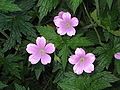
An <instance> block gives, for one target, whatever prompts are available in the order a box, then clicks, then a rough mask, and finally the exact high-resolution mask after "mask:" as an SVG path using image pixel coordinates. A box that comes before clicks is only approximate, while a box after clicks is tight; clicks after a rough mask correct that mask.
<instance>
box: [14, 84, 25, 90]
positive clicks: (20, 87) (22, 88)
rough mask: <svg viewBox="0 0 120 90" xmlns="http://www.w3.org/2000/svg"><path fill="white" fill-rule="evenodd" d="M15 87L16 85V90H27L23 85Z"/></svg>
mask: <svg viewBox="0 0 120 90" xmlns="http://www.w3.org/2000/svg"><path fill="white" fill-rule="evenodd" d="M14 85H15V90H26V88H25V87H24V86H22V85H19V84H17V83H15V84H14Z"/></svg>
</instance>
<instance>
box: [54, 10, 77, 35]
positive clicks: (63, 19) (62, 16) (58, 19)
mask: <svg viewBox="0 0 120 90" xmlns="http://www.w3.org/2000/svg"><path fill="white" fill-rule="evenodd" d="M53 21H54V23H55V25H56V27H57V33H58V34H60V35H65V34H67V35H68V36H72V35H75V33H76V30H75V28H74V27H76V26H77V25H78V23H79V21H78V19H77V18H76V17H73V18H71V14H70V13H69V12H63V11H61V12H60V13H59V15H58V16H55V18H54V20H53Z"/></svg>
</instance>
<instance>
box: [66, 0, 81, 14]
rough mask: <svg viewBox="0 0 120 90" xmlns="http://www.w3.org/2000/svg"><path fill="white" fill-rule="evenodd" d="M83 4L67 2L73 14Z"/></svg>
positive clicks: (70, 0)
mask: <svg viewBox="0 0 120 90" xmlns="http://www.w3.org/2000/svg"><path fill="white" fill-rule="evenodd" d="M82 2H83V0H67V3H68V6H69V7H70V8H71V10H72V11H73V12H74V13H75V11H76V9H77V8H78V6H79V5H80V4H81V3H82Z"/></svg>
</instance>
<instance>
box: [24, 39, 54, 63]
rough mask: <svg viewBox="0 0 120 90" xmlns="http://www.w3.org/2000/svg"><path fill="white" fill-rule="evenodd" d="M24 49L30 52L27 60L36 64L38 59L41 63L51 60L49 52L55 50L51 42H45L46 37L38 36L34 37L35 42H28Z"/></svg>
mask: <svg viewBox="0 0 120 90" xmlns="http://www.w3.org/2000/svg"><path fill="white" fill-rule="evenodd" d="M26 51H27V52H28V53H29V54H31V55H30V56H29V61H30V62H31V64H36V63H38V62H39V61H41V63H42V64H43V65H46V64H48V63H50V62H51V57H50V55H49V54H51V53H53V52H54V51H55V46H54V44H52V43H48V44H46V39H45V38H44V37H38V38H37V39H36V44H32V43H30V44H28V45H27V48H26Z"/></svg>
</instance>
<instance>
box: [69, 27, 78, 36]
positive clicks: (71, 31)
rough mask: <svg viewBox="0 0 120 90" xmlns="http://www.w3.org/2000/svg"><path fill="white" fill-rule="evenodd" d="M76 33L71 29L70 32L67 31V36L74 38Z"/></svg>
mask: <svg viewBox="0 0 120 90" xmlns="http://www.w3.org/2000/svg"><path fill="white" fill-rule="evenodd" d="M75 33H76V30H75V29H74V28H73V27H72V28H69V29H68V30H67V35H68V36H72V35H75Z"/></svg>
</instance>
